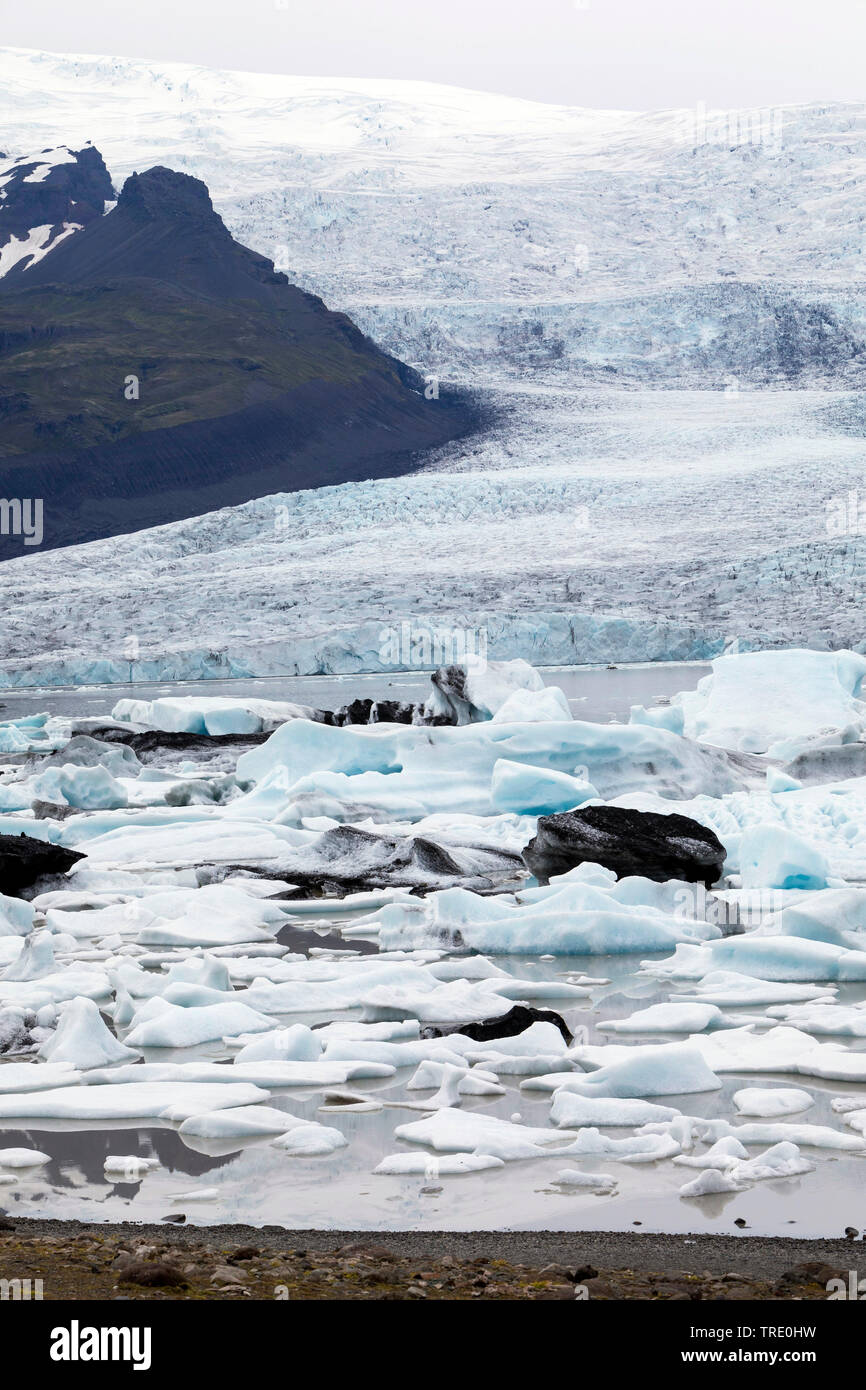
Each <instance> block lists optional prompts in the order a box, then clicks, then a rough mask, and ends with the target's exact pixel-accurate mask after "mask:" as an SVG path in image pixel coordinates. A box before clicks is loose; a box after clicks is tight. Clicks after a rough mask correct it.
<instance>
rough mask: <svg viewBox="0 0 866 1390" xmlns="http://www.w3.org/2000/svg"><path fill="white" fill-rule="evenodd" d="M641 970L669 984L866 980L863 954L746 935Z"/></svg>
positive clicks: (681, 950)
mask: <svg viewBox="0 0 866 1390" xmlns="http://www.w3.org/2000/svg"><path fill="white" fill-rule="evenodd" d="M641 964H642V966H643V968H644V969H645V970H646V971H647V972H648V973H650V974H653V975H658V976H660V977H661V978H664V979H669V980H700V979H703V978H704V977H705V976H707V975H709V973H710V972H711V971H714V970H733V971H734V972H736V973H739V974H742V975H751V976H752V977H753V978H754V979H757V980H776V981H781V982H788V981H809V982H813V981H817V980H832V981H835V982H842V981H849V980H866V951H851V950H847V949H846V948H845V947H843V946H831V945H830V944H829V943H828V942H826V941H806V940H804V939H803V938H801V937H796V936H755V935H754V934H750V935H746V936H731V937H727V938H726V939H725V940H723V941H710V942H707V943H706V945H701V946H695V945H692V944H691V943H686V944H681V945H678V946H677V948H676V950H675V952H674V954H673V955H672V956H671V957H670V958H669V959H667V960H663V961H645V962H642V963H641Z"/></svg>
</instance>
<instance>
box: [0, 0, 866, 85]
mask: <svg viewBox="0 0 866 1390" xmlns="http://www.w3.org/2000/svg"><path fill="white" fill-rule="evenodd" d="M0 43H3V44H4V45H9V46H12V47H22V48H44V49H50V50H54V51H58V52H71V53H75V52H77V53H106V54H113V55H117V56H124V57H133V58H152V59H157V60H159V59H161V60H164V61H166V60H175V61H180V62H193V63H203V64H205V65H207V66H211V67H226V68H248V69H251V70H253V71H261V72H284V73H294V74H299V75H311V76H330V77H347V76H353V77H359V76H360V77H405V78H423V79H427V80H429V81H433V82H445V83H450V84H453V85H456V86H462V87H476V88H479V89H483V90H486V91H494V92H506V93H509V94H511V95H514V96H524V97H530V98H532V99H534V100H538V101H555V102H565V103H569V104H573V105H578V106H600V107H626V108H632V109H645V108H648V107H669V106H694V105H695V104H696V103H697V102H699V101H704V102H706V104H707V105H708V106H723V107H731V106H741V105H752V106H772V105H774V104H778V103H783V102H798V101H832V100H844V101H859V100H862V99H863V97H864V95H866V0H820V3H818V0H426V3H424V0H27V3H26V4H20V3H17V0H0Z"/></svg>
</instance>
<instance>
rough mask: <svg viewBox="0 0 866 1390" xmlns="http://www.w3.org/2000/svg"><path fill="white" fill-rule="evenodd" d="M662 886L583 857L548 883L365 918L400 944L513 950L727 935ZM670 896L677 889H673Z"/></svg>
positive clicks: (608, 948) (652, 944) (661, 943)
mask: <svg viewBox="0 0 866 1390" xmlns="http://www.w3.org/2000/svg"><path fill="white" fill-rule="evenodd" d="M661 887H664V888H666V889H669V887H670V886H669V885H659V884H657V883H653V882H651V881H650V880H649V879H642V878H628V879H623V880H621V881H620V882H617V881H616V879H615V876H614V875H613V874H612V873H611V872H610V871H609V870H606V869H602V868H600V866H599V865H596V864H581V865H580V866H579V867H578V868H577V869H573V870H572V871H571V872H570V873H568V874H565V875H562V876H559V877H557V878H554V879H552V880H551V882H550V883H549V884H548V885H545V886H544V887H543V888H535V889H531V890H527V891H524V892H522V893H518V894H498V895H497V896H495V897H481V896H479V895H478V894H477V893H472V892H468V891H466V890H465V889H461V888H448V889H445V890H444V891H442V892H438V893H430V894H429V895H428V896H427V897H426V898H424V899H423V900H420V901H416V902H414V903H403V902H401V903H392V904H390V905H389V906H387V907H384V908H381V909H380V910H379V911H378V912H377V913H375V914H374V915H373V917H372V918H371V919H369V921H368V922H367V923H365V924H364V925H365V926H366V927H367V928H368V929H369V927H371V926H372V927H374V928H375V930H376V932H377V937H378V941H379V944H380V946H382V947H384V948H386V949H389V950H392V949H397V948H403V949H406V948H409V949H411V948H413V947H415V948H417V947H424V946H440V947H441V946H445V947H447V948H448V949H450V950H455V949H456V950H467V949H469V950H474V951H483V952H487V953H490V954H507V955H540V954H543V953H549V954H551V955H620V954H623V953H628V952H632V951H663V950H666V949H670V948H672V947H675V946H676V945H677V944H678V943H680V942H697V941H705V940H709V939H711V938H715V937H720V936H721V931H720V929H719V928H718V927H717V926H714V925H712V924H710V923H707V922H704V921H698V920H696V919H693V918H689V917H687V916H684V915H675V913H674V911H673V906H672V902H670V905H668V904H667V903H666V904H665V906H666V907H667V908H668V910H665V909H664V908H663V907H661V906H659V902H660V900H661V901H664V897H663V896H662V894H661V892H660V888H661ZM666 896H667V898H668V900H669V901H670V900H671V899H672V894H671V893H670V892H668V893H667V895H666Z"/></svg>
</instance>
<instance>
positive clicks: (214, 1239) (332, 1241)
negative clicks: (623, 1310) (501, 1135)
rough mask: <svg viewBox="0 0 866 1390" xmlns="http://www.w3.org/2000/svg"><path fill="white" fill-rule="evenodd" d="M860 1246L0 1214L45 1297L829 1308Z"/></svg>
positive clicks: (8, 1247) (0, 1235)
mask: <svg viewBox="0 0 866 1390" xmlns="http://www.w3.org/2000/svg"><path fill="white" fill-rule="evenodd" d="M862 1251H863V1246H862V1244H860V1243H859V1242H857V1241H853V1242H851V1241H846V1240H841V1241H828V1240H823V1241H806V1240H787V1239H781V1238H764V1237H755V1236H742V1237H732V1236H707V1235H694V1236H682V1235H677V1236H666V1235H652V1234H639V1233H634V1234H632V1233H610V1234H607V1233H599V1232H591V1233H589V1234H581V1233H568V1232H556V1231H554V1232H547V1231H527V1232H484V1231H465V1232H415V1231H403V1232H388V1233H387V1234H385V1235H378V1234H376V1233H372V1234H371V1233H370V1232H358V1231H287V1230H283V1229H282V1228H278V1227H273V1226H266V1227H264V1228H263V1229H259V1228H254V1227H249V1226H211V1227H185V1226H181V1225H175V1224H171V1223H167V1224H165V1225H159V1226H153V1225H135V1224H122V1225H90V1224H88V1225H81V1224H79V1223H76V1222H61V1221H34V1220H27V1219H18V1218H12V1219H6V1218H0V1279H10V1280H11V1279H16V1278H17V1279H31V1280H35V1279H41V1280H42V1284H43V1291H42V1296H43V1298H44V1299H46V1300H64V1299H77V1300H104V1299H118V1298H121V1299H127V1298H129V1299H154V1298H155V1299H188V1300H202V1299H237V1298H241V1299H247V1298H252V1299H259V1300H266V1299H286V1298H289V1299H425V1298H428V1299H430V1298H432V1299H448V1300H453V1299H458V1300H466V1299H478V1298H480V1299H494V1300H501V1299H524V1300H525V1299H530V1300H532V1299H542V1300H550V1299H574V1298H575V1297H587V1296H588V1297H590V1298H598V1299H644V1300H646V1299H661V1300H672V1299H677V1300H682V1299H692V1300H717V1299H723V1300H730V1299H738V1300H739V1299H747V1300H780V1299H825V1298H826V1297H827V1292H826V1284H827V1281H828V1280H829V1279H831V1278H834V1277H843V1278H846V1277H847V1271H848V1270H849V1269H857V1267H858V1263H861V1262H862V1261H860V1260H859V1258H858V1257H859V1256H860V1255H861V1252H862Z"/></svg>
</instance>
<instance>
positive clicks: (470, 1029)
mask: <svg viewBox="0 0 866 1390" xmlns="http://www.w3.org/2000/svg"><path fill="white" fill-rule="evenodd" d="M533 1023H553V1024H555V1025H556V1027H557V1028H558V1029H559V1031H560V1033H561V1034H562V1036H563V1037H564V1039H565V1041H566V1042H567V1043H570V1042H572V1041H573V1036H574V1035H573V1034H572V1032H571V1031H570V1029H569V1027H568V1024H567V1023H566V1021H565V1019H564V1018H562V1016H561V1015H560V1014H557V1013H554V1011H553V1010H552V1009H533V1008H532V1007H531V1006H530V1005H529V1004H515V1005H514V1007H513V1008H512V1009H509V1010H508V1013H506V1014H500V1015H499V1016H498V1018H486V1019H485V1020H484V1022H483V1023H458V1024H456V1025H455V1026H454V1027H453V1028H437V1027H433V1026H431V1027H429V1028H422V1029H421V1037H422V1038H445V1037H447V1036H448V1035H449V1033H460V1034H462V1036H463V1037H465V1038H472V1040H473V1041H474V1042H492V1041H493V1040H494V1039H495V1038H516V1037H517V1035H518V1034H519V1033H525V1032H526V1029H527V1028H529V1027H530V1026H531V1025H532V1024H533Z"/></svg>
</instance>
